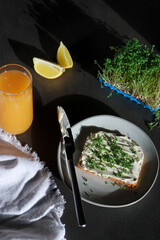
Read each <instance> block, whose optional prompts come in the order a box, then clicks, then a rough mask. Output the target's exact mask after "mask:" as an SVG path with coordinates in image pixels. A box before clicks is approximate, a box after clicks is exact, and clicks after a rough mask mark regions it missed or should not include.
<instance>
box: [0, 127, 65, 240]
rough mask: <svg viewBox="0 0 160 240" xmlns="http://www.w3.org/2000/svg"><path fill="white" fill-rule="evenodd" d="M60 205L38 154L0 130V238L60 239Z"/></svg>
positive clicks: (58, 192)
mask: <svg viewBox="0 0 160 240" xmlns="http://www.w3.org/2000/svg"><path fill="white" fill-rule="evenodd" d="M64 204H65V201H64V198H63V196H62V195H61V194H60V191H59V189H57V186H56V183H55V181H54V179H53V176H52V174H51V172H49V170H48V168H47V167H45V165H44V163H43V162H41V161H40V159H39V157H38V155H37V154H36V153H35V152H31V149H30V148H29V147H28V145H26V146H24V147H23V146H22V145H21V143H20V142H19V141H18V140H17V138H16V137H15V136H13V135H11V134H8V133H6V132H4V131H3V130H1V129H0V239H3V240H11V239H12V240H24V239H25V240H33V239H34V240H35V239H36V240H41V239H43V240H64V239H65V238H64V236H65V226H64V225H63V224H62V222H61V220H60V218H61V216H62V214H63V211H64Z"/></svg>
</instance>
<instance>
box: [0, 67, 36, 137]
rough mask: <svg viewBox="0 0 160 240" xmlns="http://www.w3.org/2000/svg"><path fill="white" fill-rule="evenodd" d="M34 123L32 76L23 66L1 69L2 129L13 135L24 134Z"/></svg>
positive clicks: (0, 123) (0, 124)
mask: <svg viewBox="0 0 160 240" xmlns="http://www.w3.org/2000/svg"><path fill="white" fill-rule="evenodd" d="M32 121H33V93H32V75H31V73H30V72H29V71H28V70H27V69H26V68H25V67H23V66H21V65H18V64H8V65H5V66H2V67H1V68H0V127H1V128H2V129H3V130H4V131H6V132H9V133H11V134H21V133H24V132H25V131H26V130H27V129H28V128H29V127H30V126H31V124H32Z"/></svg>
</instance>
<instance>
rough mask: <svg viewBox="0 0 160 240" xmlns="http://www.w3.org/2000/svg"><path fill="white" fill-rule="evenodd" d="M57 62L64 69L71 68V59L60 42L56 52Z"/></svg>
mask: <svg viewBox="0 0 160 240" xmlns="http://www.w3.org/2000/svg"><path fill="white" fill-rule="evenodd" d="M57 62H58V63H59V65H60V66H62V67H64V68H72V67H73V61H72V57H71V55H70V53H69V51H68V49H67V48H66V46H65V45H64V44H63V42H60V45H59V48H58V50H57Z"/></svg>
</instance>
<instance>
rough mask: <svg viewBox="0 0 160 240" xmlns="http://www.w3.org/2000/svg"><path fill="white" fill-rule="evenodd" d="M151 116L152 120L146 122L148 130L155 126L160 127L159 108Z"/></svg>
mask: <svg viewBox="0 0 160 240" xmlns="http://www.w3.org/2000/svg"><path fill="white" fill-rule="evenodd" d="M153 117H154V119H153V121H152V122H150V123H148V127H149V129H150V130H152V129H153V128H154V127H156V126H157V127H158V128H160V109H159V110H156V111H155V112H154V114H153Z"/></svg>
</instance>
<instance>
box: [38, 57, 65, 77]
mask: <svg viewBox="0 0 160 240" xmlns="http://www.w3.org/2000/svg"><path fill="white" fill-rule="evenodd" d="M33 64H34V70H35V71H36V72H37V73H38V74H39V75H41V76H42V77H45V78H48V79H54V78H58V77H59V76H61V75H62V73H63V72H64V71H65V69H64V67H63V66H60V65H58V64H56V63H52V62H49V61H46V60H43V59H40V58H37V57H34V58H33Z"/></svg>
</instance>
